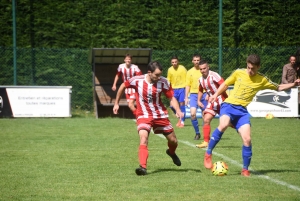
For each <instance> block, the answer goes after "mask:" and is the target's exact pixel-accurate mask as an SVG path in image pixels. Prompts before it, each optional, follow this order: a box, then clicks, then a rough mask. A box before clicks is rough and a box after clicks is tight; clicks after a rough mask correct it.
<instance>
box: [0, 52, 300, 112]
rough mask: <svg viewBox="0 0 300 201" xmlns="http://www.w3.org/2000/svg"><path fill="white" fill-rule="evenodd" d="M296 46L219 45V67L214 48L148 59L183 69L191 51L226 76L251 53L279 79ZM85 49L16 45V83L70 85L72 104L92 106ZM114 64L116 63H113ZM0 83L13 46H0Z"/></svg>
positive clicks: (7, 74) (9, 72) (9, 68)
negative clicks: (177, 64)
mask: <svg viewBox="0 0 300 201" xmlns="http://www.w3.org/2000/svg"><path fill="white" fill-rule="evenodd" d="M296 50H297V47H265V48H226V49H223V55H222V58H223V65H222V66H221V68H219V64H218V62H219V61H218V60H219V56H218V49H198V50H174V51H171V50H168V51H161V50H153V51H152V60H158V61H160V62H161V63H162V64H163V66H164V69H165V70H164V71H163V73H164V76H166V73H167V68H169V67H170V58H171V57H172V56H173V55H177V56H178V57H179V60H180V63H181V64H183V65H184V66H185V67H186V68H187V69H190V68H191V67H192V65H193V64H192V56H193V54H195V53H198V54H200V55H201V57H202V58H203V59H206V60H208V61H209V63H210V66H211V69H212V70H214V71H216V72H221V75H222V76H223V77H224V78H226V77H228V76H229V75H230V73H231V72H232V71H233V70H234V69H237V68H244V67H245V60H246V57H247V56H248V55H249V54H251V53H256V54H259V55H260V56H261V59H262V66H261V70H260V71H261V72H262V73H264V74H265V75H267V76H268V77H269V78H271V79H272V80H273V81H274V82H277V83H280V81H281V73H282V67H283V65H284V64H286V63H287V62H288V58H289V56H290V55H291V54H294V53H295V52H296ZM88 54H89V49H50V48H47V49H44V48H41V49H31V48H18V49H17V77H16V78H17V85H22V86H72V88H73V89H72V108H81V109H88V110H91V109H92V108H93V90H92V88H93V83H92V80H93V79H92V67H91V64H90V63H88ZM116 68H117V67H116ZM0 69H1V77H0V85H13V84H14V67H13V49H12V48H4V47H0Z"/></svg>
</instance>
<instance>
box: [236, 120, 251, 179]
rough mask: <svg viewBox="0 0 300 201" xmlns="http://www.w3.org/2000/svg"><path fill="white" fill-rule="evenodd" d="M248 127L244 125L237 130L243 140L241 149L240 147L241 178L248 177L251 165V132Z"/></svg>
mask: <svg viewBox="0 0 300 201" xmlns="http://www.w3.org/2000/svg"><path fill="white" fill-rule="evenodd" d="M250 130H251V129H250V125H249V124H245V125H243V126H241V127H240V128H239V129H238V132H239V134H240V135H241V138H242V140H243V147H242V157H243V169H242V172H241V174H242V175H243V176H247V177H248V176H250V172H249V170H248V167H249V165H250V163H251V157H252V145H251V131H250Z"/></svg>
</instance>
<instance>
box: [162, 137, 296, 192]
mask: <svg viewBox="0 0 300 201" xmlns="http://www.w3.org/2000/svg"><path fill="white" fill-rule="evenodd" d="M157 136H159V137H161V138H165V136H164V135H161V134H158V135H157ZM178 141H179V142H180V143H183V144H185V145H188V146H190V147H194V148H196V146H195V145H194V144H192V143H190V142H188V141H182V140H178ZM197 149H198V148H197ZM202 150H205V149H202ZM213 154H214V155H215V156H219V157H221V158H224V160H226V161H229V162H230V163H231V164H234V165H236V166H238V167H240V168H242V167H243V165H242V164H240V163H239V162H237V161H235V160H233V159H231V158H228V157H227V156H224V155H223V154H220V153H217V152H215V151H214V153H213ZM249 169H250V170H251V172H252V173H254V174H255V175H256V176H257V177H260V178H263V179H266V180H269V181H271V182H273V183H276V184H280V185H282V186H286V187H288V188H290V189H293V190H296V191H300V187H298V186H295V185H291V184H288V183H286V182H284V181H280V180H278V179H273V178H271V177H269V176H265V175H261V174H260V173H259V172H256V171H255V170H253V169H251V168H249Z"/></svg>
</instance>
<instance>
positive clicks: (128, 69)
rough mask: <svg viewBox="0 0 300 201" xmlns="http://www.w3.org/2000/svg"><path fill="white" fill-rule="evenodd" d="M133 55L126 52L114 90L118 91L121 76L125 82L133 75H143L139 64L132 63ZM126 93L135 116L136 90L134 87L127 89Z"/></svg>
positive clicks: (118, 71) (116, 77)
mask: <svg viewBox="0 0 300 201" xmlns="http://www.w3.org/2000/svg"><path fill="white" fill-rule="evenodd" d="M131 60H132V56H131V55H130V54H126V55H125V57H124V63H122V64H120V65H119V67H118V70H117V74H116V76H115V80H114V83H113V86H112V90H113V91H116V89H117V87H116V85H117V82H118V80H119V77H122V79H123V82H125V81H126V80H129V79H130V78H132V77H133V76H136V75H142V72H141V70H140V69H139V67H138V66H137V65H134V64H131ZM125 95H126V99H127V103H128V107H129V109H130V110H131V111H132V113H133V114H134V116H135V115H136V108H135V106H134V100H135V91H134V89H126V90H125Z"/></svg>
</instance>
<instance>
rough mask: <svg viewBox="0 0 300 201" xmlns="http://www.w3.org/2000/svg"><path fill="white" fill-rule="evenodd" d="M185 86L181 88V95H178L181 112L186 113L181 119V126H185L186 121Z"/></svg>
mask: <svg viewBox="0 0 300 201" xmlns="http://www.w3.org/2000/svg"><path fill="white" fill-rule="evenodd" d="M184 98H185V88H181V89H179V96H178V102H179V107H180V110H181V112H182V113H183V114H184V115H183V117H182V118H181V119H180V125H179V127H181V128H182V127H184V121H185V101H184Z"/></svg>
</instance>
